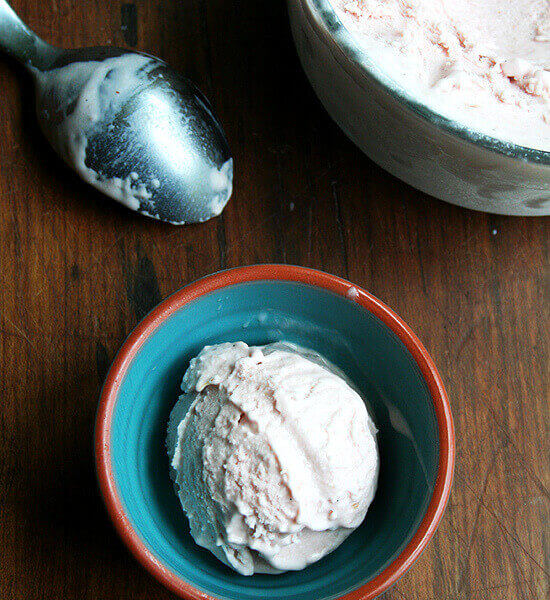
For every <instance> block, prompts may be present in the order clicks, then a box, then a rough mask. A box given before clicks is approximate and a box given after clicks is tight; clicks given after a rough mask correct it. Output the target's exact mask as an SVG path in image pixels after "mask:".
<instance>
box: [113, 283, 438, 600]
mask: <svg viewBox="0 0 550 600" xmlns="http://www.w3.org/2000/svg"><path fill="white" fill-rule="evenodd" d="M237 340H243V341H245V342H247V343H248V344H265V343H268V342H274V341H278V340H286V341H290V342H294V343H297V344H300V345H302V346H305V347H309V348H312V349H314V350H317V351H318V352H320V353H321V354H323V355H324V356H325V357H326V358H328V359H329V360H330V361H332V362H333V363H334V364H336V365H337V366H338V367H340V368H341V369H342V370H343V371H344V372H345V373H346V374H347V375H348V376H349V377H350V378H351V380H352V381H353V382H354V383H355V385H356V387H357V388H358V389H359V390H360V391H361V392H362V394H363V397H364V398H365V399H366V401H367V403H368V407H369V410H370V411H371V414H372V416H373V418H374V421H375V423H376V426H377V427H378V429H379V434H378V444H379V450H380V459H381V465H380V479H379V485H378V490H377V493H376V496H375V499H374V502H373V504H372V506H371V508H370V510H369V512H368V514H367V517H366V519H365V521H364V522H363V524H362V525H361V527H359V528H358V529H357V530H356V531H355V532H354V533H353V534H352V535H351V536H350V537H349V538H348V539H347V540H346V542H345V543H344V544H343V545H342V546H340V547H339V548H338V549H337V550H336V551H334V552H333V553H332V554H330V555H328V556H327V557H325V558H324V559H323V560H321V561H319V562H317V563H315V564H313V565H311V566H309V567H307V568H306V569H304V570H303V571H298V572H289V573H285V574H282V575H275V576H273V575H254V576H252V577H244V576H242V575H239V574H237V573H235V572H234V571H232V570H231V569H229V568H228V567H226V566H225V565H223V564H221V563H220V562H218V560H217V559H216V558H214V557H213V556H212V555H211V554H210V553H209V552H208V551H206V550H204V549H202V548H200V547H199V546H197V545H196V544H195V542H194V541H193V539H192V538H191V536H190V534H189V527H188V523H187V519H186V517H185V516H184V514H183V512H182V510H181V508H180V506H179V503H178V499H177V497H176V494H175V493H174V489H173V486H172V481H171V479H170V476H169V465H168V458H167V454H166V450H165V435H166V426H167V422H168V416H169V413H170V410H171V408H172V407H173V405H174V403H175V402H176V400H177V398H178V394H179V390H180V382H181V379H182V376H183V374H184V372H185V370H186V368H187V366H188V364H189V360H190V359H191V358H192V357H193V356H195V355H196V354H197V353H198V352H199V351H200V350H201V348H202V347H203V346H205V345H207V344H215V343H217V342H224V341H237ZM438 445H439V439H438V429H437V421H436V414H435V410H434V407H433V403H432V399H431V397H430V393H429V390H428V387H427V385H426V383H425V381H424V379H423V377H422V375H421V372H420V370H419V368H418V366H417V364H416V362H415V361H414V359H413V358H412V356H411V354H410V353H409V351H408V350H407V349H406V348H405V346H404V345H403V343H402V342H401V341H400V340H399V338H398V337H397V336H396V335H395V334H394V333H393V332H392V331H391V330H390V329H389V328H388V327H387V326H386V325H385V324H383V323H382V321H380V320H379V319H378V318H377V317H375V316H374V315H372V314H371V313H369V312H368V311H367V310H366V309H365V308H363V307H361V306H360V305H359V304H357V303H356V302H353V301H352V300H351V299H348V298H346V297H343V296H340V295H337V294H334V293H332V292H329V291H327V290H324V289H321V288H317V287H314V286H311V285H308V284H302V283H297V282H285V281H257V282H251V283H242V284H236V285H232V286H229V287H225V288H222V289H219V290H217V291H214V292H212V293H210V294H207V295H205V296H202V297H200V298H198V299H196V300H194V301H192V302H190V303H189V304H186V305H185V306H183V307H182V308H180V309H179V310H177V311H176V312H175V313H174V314H172V315H171V316H170V317H169V318H168V319H167V320H166V321H164V322H163V323H162V324H161V325H160V326H159V327H158V328H157V329H156V330H155V331H154V333H153V334H152V335H151V336H150V337H149V338H147V340H146V341H145V343H144V344H143V346H142V347H141V348H140V350H139V351H138V353H137V355H136V356H135V358H134V360H133V361H132V363H131V364H130V366H129V368H128V370H127V371H126V374H125V376H124V379H123V381H122V382H121V385H120V389H119V393H118V397H117V402H116V406H115V408H114V413H113V420H112V429H111V446H110V447H111V459H112V465H113V476H114V483H115V486H116V488H117V490H118V494H119V496H120V499H121V502H122V504H123V506H124V508H125V510H126V513H127V516H128V518H129V520H130V522H131V524H132V525H133V527H134V529H135V531H136V532H137V534H138V536H139V537H140V538H141V540H142V541H143V543H144V544H145V545H146V546H147V548H148V549H149V550H150V551H151V552H152V553H153V554H154V555H155V557H156V558H157V559H158V561H160V562H161V563H162V564H163V565H164V566H165V567H166V568H167V569H168V570H169V571H171V572H173V573H174V574H175V575H176V576H178V577H180V578H182V579H183V580H185V581H187V582H188V583H189V584H191V585H192V586H194V587H195V588H197V590H199V591H201V592H205V593H207V594H210V595H212V596H215V597H218V598H224V599H231V600H248V599H250V600H252V599H254V600H256V599H258V598H265V599H276V600H279V599H283V598H284V599H285V600H320V599H325V598H336V597H339V596H341V595H343V594H345V593H347V592H349V591H351V590H354V589H357V588H358V587H360V586H361V585H363V584H365V583H366V582H368V581H369V580H371V579H373V578H374V577H375V576H376V575H378V574H379V573H380V572H381V571H382V570H384V569H385V568H386V567H387V566H388V565H389V564H390V563H391V562H392V561H393V560H394V559H395V558H396V557H397V555H398V554H399V553H400V552H401V550H402V549H403V548H404V546H405V545H406V544H407V542H409V541H410V539H411V538H412V536H413V534H414V533H415V530H416V529H417V527H418V525H419V523H420V521H421V520H422V518H423V516H424V514H425V512H426V508H427V506H428V504H429V501H430V499H431V496H432V492H433V487H434V484H435V480H436V476H437V470H438V458H439V457H438Z"/></svg>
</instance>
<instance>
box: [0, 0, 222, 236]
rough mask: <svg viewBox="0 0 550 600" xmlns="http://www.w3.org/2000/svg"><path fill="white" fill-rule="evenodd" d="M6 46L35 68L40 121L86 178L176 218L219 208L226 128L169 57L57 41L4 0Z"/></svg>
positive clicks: (1, 39)
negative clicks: (26, 21) (166, 60)
mask: <svg viewBox="0 0 550 600" xmlns="http://www.w3.org/2000/svg"><path fill="white" fill-rule="evenodd" d="M0 48H1V49H3V50H5V51H6V52H7V53H8V54H10V55H11V56H12V57H14V58H15V59H17V60H18V61H19V62H21V63H22V64H23V65H24V66H25V67H26V68H27V69H28V70H29V71H30V72H31V73H32V75H33V77H34V80H35V84H36V112H37V115H38V121H39V123H40V127H41V129H42V131H43V132H44V134H45V135H46V137H47V138H48V140H49V141H50V143H51V144H52V146H53V147H54V148H55V150H56V151H57V152H58V153H59V155H60V156H61V157H62V158H63V159H64V160H65V162H66V163H67V164H68V165H69V166H71V167H72V168H73V169H74V170H75V171H76V172H77V173H78V174H79V175H80V176H81V177H82V178H83V179H84V180H85V181H87V182H88V183H90V184H91V185H93V186H94V187H95V188H97V189H99V190H101V191H102V192H104V193H105V194H107V195H108V196H110V197H111V198H114V199H115V200H117V201H119V202H121V203H123V204H125V205H126V206H128V207H129V208H131V209H133V210H136V211H138V212H140V213H142V214H144V215H147V216H150V217H153V218H156V219H161V220H163V221H169V222H170V223H175V224H183V223H196V222H200V221H206V220H207V219H210V218H211V217H214V216H216V215H219V214H220V213H221V211H222V210H223V208H224V206H225V205H226V203H227V201H228V200H229V197H230V195H231V190H232V180H233V160H232V158H231V154H230V152H229V148H228V145H227V141H226V139H225V135H224V132H223V130H222V128H221V126H220V124H219V123H218V121H217V120H216V118H215V116H214V115H213V113H212V109H211V107H210V104H209V103H208V101H207V100H206V98H205V97H204V96H203V95H202V94H201V93H200V91H199V90H198V89H197V88H196V87H195V86H194V85H193V84H192V83H191V82H190V81H188V80H187V79H185V78H184V77H182V76H181V75H178V74H177V73H176V72H175V71H174V70H172V69H171V68H170V67H169V66H168V65H167V64H166V63H164V62H163V61H161V60H159V59H158V58H155V57H153V56H148V55H146V54H141V53H137V52H128V51H126V50H123V49H120V48H109V47H104V48H85V49H81V50H61V49H59V48H55V47H53V46H50V45H49V44H47V43H46V42H44V41H43V40H41V39H40V38H39V37H38V36H37V35H36V34H34V33H33V32H32V31H30V30H29V29H28V28H27V27H26V26H25V25H24V24H23V22H22V21H21V20H20V19H19V17H18V16H17V15H16V14H15V13H14V12H13V10H12V9H11V8H10V6H9V5H8V4H7V3H6V1H5V0H0Z"/></svg>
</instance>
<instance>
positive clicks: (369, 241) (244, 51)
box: [0, 0, 550, 600]
mask: <svg viewBox="0 0 550 600" xmlns="http://www.w3.org/2000/svg"><path fill="white" fill-rule="evenodd" d="M13 6H14V7H15V9H16V10H17V11H18V12H19V13H20V15H21V16H22V17H23V19H24V20H25V21H27V22H28V24H29V25H30V26H31V27H32V28H34V29H35V30H36V31H37V33H39V34H40V35H42V36H43V37H44V38H45V39H46V40H48V41H50V42H52V43H54V44H58V45H60V46H65V47H77V46H86V45H102V44H114V45H129V46H135V47H136V48H139V49H140V50H144V51H147V52H150V53H152V54H156V55H160V56H161V57H163V58H164V59H166V60H167V61H168V62H170V63H171V64H172V65H173V66H174V67H176V68H178V69H180V70H181V71H182V72H184V73H186V74H187V75H188V76H189V77H190V78H191V79H193V80H194V81H195V82H196V83H197V84H198V85H199V86H200V87H201V88H202V90H203V91H204V92H205V93H206V94H207V96H208V97H209V98H210V99H211V101H212V103H213V105H214V107H215V109H216V111H217V113H218V115H219V117H220V119H221V121H222V122H223V124H224V125H225V129H226V132H227V135H228V138H229V140H230V144H231V147H232V150H233V153H234V157H235V160H236V178H235V193H234V196H233V199H232V200H231V202H230V204H229V205H228V207H227V209H226V210H225V212H224V214H223V216H222V217H221V218H219V219H216V220H213V221H210V222H209V223H206V224H203V225H200V226H191V227H182V228H175V227H172V226H169V225H163V224H161V223H158V222H154V221H152V220H148V219H145V218H143V217H139V216H137V215H136V214H135V213H132V212H130V211H128V210H126V209H124V208H123V207H119V206H118V205H116V204H114V203H113V202H111V201H109V200H106V199H104V198H103V197H101V195H100V194H99V193H96V192H95V191H93V190H91V189H88V188H87V187H86V186H85V185H83V184H82V183H81V182H80V181H79V180H78V179H77V177H76V176H75V175H73V174H72V173H71V172H70V171H69V170H68V169H66V168H65V167H64V166H63V165H62V164H61V162H60V161H59V160H58V159H57V158H56V157H55V156H54V155H53V154H52V153H51V152H50V151H49V150H48V147H47V145H46V144H45V142H44V141H43V140H42V138H41V137H40V134H39V133H38V130H37V126H36V124H35V120H34V116H33V106H32V95H31V94H32V90H31V88H30V86H29V82H28V81H27V80H26V79H25V77H24V76H23V74H22V73H21V71H20V70H19V69H18V68H16V67H15V65H13V64H11V63H10V62H8V61H3V60H2V61H1V62H0V90H1V91H0V100H1V101H0V157H1V160H0V203H1V211H0V231H1V240H2V241H1V244H0V273H1V275H0V276H1V288H0V298H1V300H0V307H1V332H0V340H1V366H0V376H1V378H2V388H1V389H2V400H1V404H0V407H1V408H0V498H1V500H0V548H1V549H0V598H6V599H10V600H11V599H13V600H15V599H21V600H23V599H24V600H29V599H30V600H32V599H35V598H37V599H38V598H39V599H42V598H44V599H50V598H51V599H59V598H63V599H67V600H71V599H78V600H82V599H94V600H95V599H101V600H103V599H107V598H133V599H140V598H143V599H150V598H158V599H163V598H171V597H172V596H171V594H170V593H169V592H167V591H166V590H164V589H163V588H162V587H161V586H160V585H159V584H158V583H157V582H156V581H155V580H153V579H152V578H151V577H150V576H149V575H148V574H147V573H146V572H145V571H144V570H143V569H142V568H141V567H140V566H139V565H138V564H137V563H136V562H135V561H134V559H133V558H132V557H131V556H130V555H129V554H128V552H127V551H126V549H125V548H124V547H123V545H122V543H121V542H120V541H119V540H118V538H117V536H116V534H115V532H114V530H113V528H112V526H111V524H110V522H109V520H108V518H107V516H106V513H105V512H104V509H103V506H102V503H101V500H100V498H99V496H98V492H97V490H96V483H95V476H94V468H93V457H92V430H93V424H94V416H95V410H96V403H97V399H98V394H99V391H100V386H101V383H102V381H103V378H104V376H105V373H106V370H107V368H108V366H109V364H110V361H111V360H112V359H113V357H114V355H115V353H116V351H117V349H118V348H119V347H120V345H121V343H122V342H123V340H124V339H125V337H126V335H127V334H128V333H129V332H130V331H131V329H132V328H133V327H134V325H135V324H136V323H137V322H138V321H139V320H140V319H141V318H142V317H143V316H144V315H145V314H146V313H147V312H148V311H149V310H150V309H151V308H152V307H153V306H154V305H155V304H157V303H158V302H159V301H160V300H161V299H162V298H164V297H166V296H167V295H168V294H170V293H172V292H174V291H175V290H177V289H178V288H180V287H182V286H183V285H185V284H186V283H188V282H190V281H192V280H194V279H196V278H198V277H201V276H202V275H205V274H208V273H211V272H213V271H216V270H218V269H221V268H225V267H232V266H236V265H244V264H250V263H264V262H285V263H294V264H300V265H304V266H311V267H316V268H319V269H323V270H325V271H329V272H331V273H334V274H337V275H340V276H343V277H346V278H348V279H350V280H351V281H353V282H355V283H357V284H358V285H360V286H363V287H364V288H366V289H367V290H369V291H370V292H372V293H374V294H375V295H376V296H378V297H379V298H381V299H382V300H383V301H384V302H386V303H387V304H389V305H390V306H391V307H392V308H394V309H395V310H396V311H397V312H398V313H399V314H400V315H401V316H402V317H403V318H404V319H405V320H406V321H407V322H408V323H409V324H410V325H411V327H412V328H413V329H414V331H415V332H416V333H417V334H418V335H419V337H420V338H421V339H422V340H423V342H424V343H425V345H426V346H427V348H428V350H429V351H430V352H431V354H432V356H433V357H434V359H435V362H436V364H437V365H438V367H439V369H440V371H441V374H442V376H443V378H444V381H445V383H446V386H447V389H448V392H449V395H450V397H451V402H452V407H453V412H454V418H455V424H456V430H457V467H456V477H455V484H454V488H453V492H452V496H451V499H450V503H449V506H448V510H447V513H446V516H445V518H444V520H443V522H442V524H441V526H440V528H439V531H438V533H437V534H436V536H435V537H434V539H433V541H432V542H431V544H430V545H429V548H428V550H427V551H426V553H425V554H424V555H423V556H422V558H421V559H420V560H419V561H418V563H417V564H416V565H415V567H414V568H413V569H412V571H410V572H409V573H408V574H407V575H406V576H405V577H404V578H403V579H402V580H401V581H400V582H399V583H398V585H397V586H396V587H395V588H394V589H392V590H391V591H390V592H388V593H387V594H386V596H385V598H386V599H387V600H390V599H391V600H399V599H407V600H409V599H410V600H447V599H448V600H451V599H452V600H471V599H472V600H477V599H480V600H481V599H488V600H503V599H510V600H516V599H518V600H520V599H528V600H535V599H542V598H547V597H548V590H549V570H550V558H549V552H548V551H549V543H550V530H549V518H550V500H549V487H550V473H549V458H550V445H549V435H548V434H549V410H548V407H549V388H548V383H549V326H550V278H549V272H550V270H549V260H550V257H549V255H550V220H549V219H542V218H539V219H535V218H530V219H527V218H511V217H499V216H491V215H487V214H481V213H475V212H469V211H466V210H462V209H460V208H457V207H453V206H450V205H447V204H443V203H441V202H439V201H437V200H434V199H432V198H430V197H427V196H425V195H423V194H421V193H419V192H416V191H415V190H413V189H411V188H410V187H408V186H407V185H404V184H402V183H400V182H399V181H397V180H396V179H394V178H393V177H391V176H390V175H388V174H387V173H385V172H384V171H382V170H381V169H380V168H378V167H377V166H376V165H374V164H373V163H372V162H370V161H369V160H368V159H367V158H366V157H364V156H363V155H362V154H361V153H360V152H359V150H357V148H355V147H354V146H353V145H352V144H351V143H350V142H349V141H348V140H347V138H345V136H344V135H343V134H342V133H341V132H340V131H339V130H338V128H337V127H336V126H335V125H334V124H333V123H332V122H331V120H330V119H329V117H328V116H327V114H326V113H325V112H324V110H323V108H322V107H321V105H320V104H319V102H318V101H317V99H316V98H315V96H314V94H313V92H312V90H311V89H310V87H309V84H308V82H307V80H306V79H305V76H304V75H303V73H302V71H301V69H300V66H299V64H298V60H297V57H296V55H295V51H294V48H293V44H292V40H291V36H290V32H289V27H288V22H287V18H286V9H285V6H284V2H283V0H278V1H275V0H272V1H265V2H258V1H252V0H243V1H242V2H229V1H226V0H202V1H201V0H165V1H161V0H142V1H139V2H137V3H136V4H127V3H121V2H119V1H118V0H113V1H110V2H94V1H92V0H81V1H80V2H76V1H74V0H45V1H42V2H37V1H36V0H17V1H16V0H13Z"/></svg>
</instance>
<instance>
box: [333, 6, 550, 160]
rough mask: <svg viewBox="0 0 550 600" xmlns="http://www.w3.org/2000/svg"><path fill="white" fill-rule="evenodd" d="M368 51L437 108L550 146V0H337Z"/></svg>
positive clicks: (481, 127) (509, 136) (490, 131)
mask: <svg viewBox="0 0 550 600" xmlns="http://www.w3.org/2000/svg"><path fill="white" fill-rule="evenodd" d="M332 4H333V6H334V8H335V9H336V12H337V13H338V15H339V17H340V19H341V20H342V22H343V23H344V25H345V26H346V27H347V28H348V29H349V30H350V31H351V32H352V33H353V34H355V35H356V37H357V39H358V40H359V41H360V43H361V45H362V46H363V47H364V49H365V51H366V53H367V55H368V57H369V58H370V59H371V60H372V62H373V63H375V64H376V65H377V67H378V68H379V69H380V70H381V71H383V72H385V74H386V75H388V76H389V77H390V78H391V79H393V80H394V81H395V82H396V83H397V84H398V85H399V86H401V87H402V88H405V90H406V91H407V92H408V93H409V94H410V95H411V96H413V97H414V98H415V99H416V100H419V101H420V102H422V103H424V104H426V105H427V106H428V107H430V108H431V109H432V110H434V111H436V112H439V113H441V114H442V115H444V116H446V117H449V118H451V119H453V120H455V121H458V122H459V123H460V124H462V125H464V126H465V127H467V128H469V129H472V130H474V131H477V132H479V133H484V134H486V135H490V136H492V137H495V138H497V139H501V140H503V141H505V142H511V143H514V144H519V145H522V146H527V147H531V148H537V149H542V150H547V151H550V2H549V0H351V1H350V0H332Z"/></svg>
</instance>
